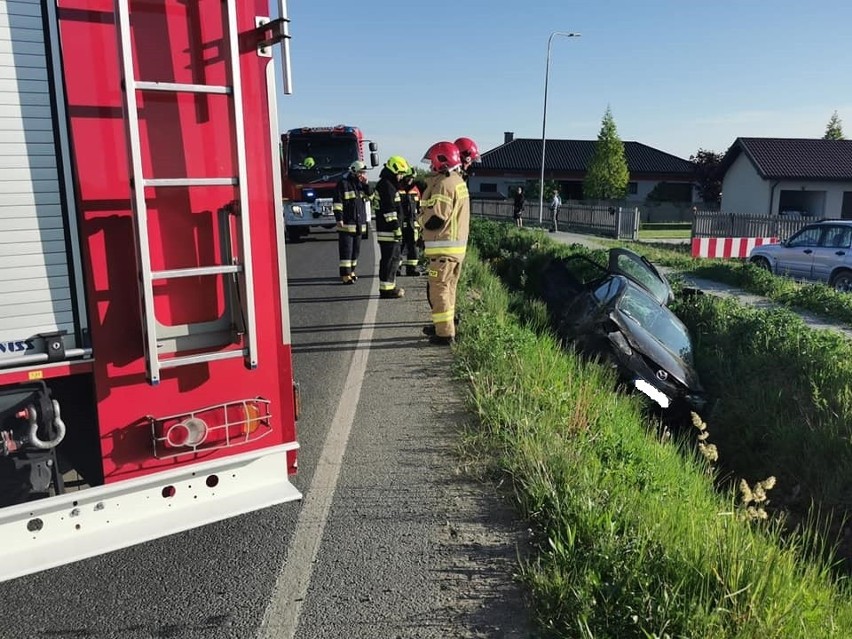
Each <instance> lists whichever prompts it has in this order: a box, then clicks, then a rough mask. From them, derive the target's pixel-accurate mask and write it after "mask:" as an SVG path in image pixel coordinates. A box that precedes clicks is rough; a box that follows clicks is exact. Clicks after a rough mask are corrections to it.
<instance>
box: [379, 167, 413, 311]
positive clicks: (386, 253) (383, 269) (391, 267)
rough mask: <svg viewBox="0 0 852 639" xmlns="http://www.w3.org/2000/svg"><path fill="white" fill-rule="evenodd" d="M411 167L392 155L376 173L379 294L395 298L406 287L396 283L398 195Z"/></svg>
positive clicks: (399, 228) (400, 199) (398, 220)
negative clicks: (377, 173) (377, 174)
mask: <svg viewBox="0 0 852 639" xmlns="http://www.w3.org/2000/svg"><path fill="white" fill-rule="evenodd" d="M409 169H410V167H409V165H408V162H407V161H406V160H405V158H403V157H401V156H399V155H394V156H391V157H390V158H388V161H387V162H385V166H384V167H383V168H382V171H381V173H379V181H378V182H377V183H376V195H377V196H378V213H377V214H376V240H378V242H379V251H380V253H381V257H380V258H379V297H381V298H383V299H398V298H400V297H402V296H403V295H405V289H402V288H399V287H398V286H397V285H396V271H397V269H398V268H399V262H400V248H401V244H402V227H401V225H400V221H401V219H402V198H400V195H399V188H400V181H401V180H402V178H403V177H405V175H406V174H407V173H408V171H409Z"/></svg>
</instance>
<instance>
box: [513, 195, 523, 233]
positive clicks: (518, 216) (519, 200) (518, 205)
mask: <svg viewBox="0 0 852 639" xmlns="http://www.w3.org/2000/svg"><path fill="white" fill-rule="evenodd" d="M512 217H514V218H515V224H516V225H517V227H518V228H523V226H524V188H523V187H522V186H519V187H518V189H517V190H516V191H515V195H514V206H513V210H512Z"/></svg>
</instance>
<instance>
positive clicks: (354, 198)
mask: <svg viewBox="0 0 852 639" xmlns="http://www.w3.org/2000/svg"><path fill="white" fill-rule="evenodd" d="M369 197H370V185H369V184H361V182H360V180H358V177H357V176H356V175H354V174H353V173H347V174H346V175H344V176H343V178H342V179H341V180H340V181H339V182H338V183H337V188H335V189H334V200H333V202H332V205H331V209H332V211H333V212H334V219H335V220H336V221H337V222H343V228H338V230H339V231H343V232H345V233H359V232H360V231H359V227H363V226H364V225H366V224H367V199H368V198H369Z"/></svg>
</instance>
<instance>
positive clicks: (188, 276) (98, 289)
mask: <svg viewBox="0 0 852 639" xmlns="http://www.w3.org/2000/svg"><path fill="white" fill-rule="evenodd" d="M278 8H279V11H280V14H281V15H280V17H279V18H276V19H274V20H270V17H269V2H268V0H241V1H237V0H195V1H193V2H183V1H179V0H133V1H132V2H130V1H129V0H57V1H56V2H53V1H50V0H48V1H47V2H44V1H42V0H8V1H7V0H0V539H2V541H3V543H2V544H0V579H10V578H14V577H16V576H19V575H23V574H27V573H31V572H35V571H38V570H42V569H46V568H49V567H52V566H57V565H61V564H64V563H68V562H71V561H75V560H77V559H81V558H83V557H88V556H92V555H96V554H99V553H103V552H107V551H110V550H114V549H117V548H121V547H125V546H129V545H131V544H135V543H139V542H142V541H145V540H149V539H153V538H155V537H159V536H163V535H167V534H170V533H174V532H177V531H180V530H185V529H188V528H193V527H196V526H200V525H202V524H206V523H208V522H212V521H215V520H219V519H223V518H226V517H230V516H233V515H236V514H239V513H245V512H248V511H252V510H256V509H260V508H263V507H266V506H270V505H272V504H277V503H282V502H287V501H292V500H298V499H300V498H301V495H300V494H299V492H298V490H296V488H295V487H294V486H293V485H292V484H291V483H290V481H289V475H291V474H292V473H294V472H295V470H296V452H297V449H298V444H297V441H296V418H297V413H298V389H297V386H296V384H295V383H294V380H293V371H292V364H291V348H290V326H289V314H288V307H287V290H286V285H287V269H286V262H285V254H284V245H285V241H284V238H285V228H284V223H283V220H282V216H281V214H280V208H279V207H280V194H281V188H282V187H281V172H280V164H279V162H278V159H277V152H278V140H279V136H278V131H279V129H278V123H277V115H276V114H277V109H276V89H275V84H276V80H275V77H276V76H275V74H274V71H273V59H272V54H271V47H272V46H273V45H274V44H276V43H278V42H283V43H284V47H283V49H282V60H283V62H284V64H283V66H284V68H285V72H284V77H285V92H288V87H289V77H288V74H289V55H288V51H287V47H286V43H287V39H288V37H289V36H288V26H287V25H288V22H287V7H286V2H285V0H279V7H278Z"/></svg>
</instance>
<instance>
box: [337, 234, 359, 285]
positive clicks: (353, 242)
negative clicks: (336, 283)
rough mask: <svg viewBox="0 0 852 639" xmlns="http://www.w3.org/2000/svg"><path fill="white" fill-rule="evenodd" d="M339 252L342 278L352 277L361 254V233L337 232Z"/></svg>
mask: <svg viewBox="0 0 852 639" xmlns="http://www.w3.org/2000/svg"><path fill="white" fill-rule="evenodd" d="M337 252H338V255H339V256H340V277H347V276H349V275H352V273H354V272H355V267H356V266H358V255H360V253H361V233H360V232H358V233H350V232H349V231H337Z"/></svg>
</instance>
